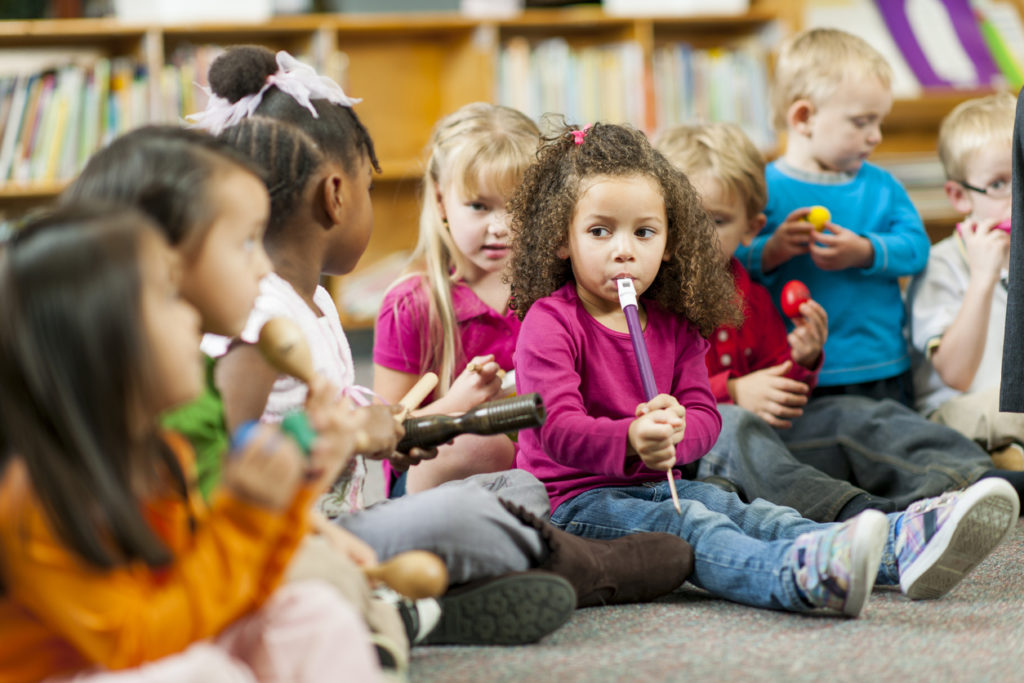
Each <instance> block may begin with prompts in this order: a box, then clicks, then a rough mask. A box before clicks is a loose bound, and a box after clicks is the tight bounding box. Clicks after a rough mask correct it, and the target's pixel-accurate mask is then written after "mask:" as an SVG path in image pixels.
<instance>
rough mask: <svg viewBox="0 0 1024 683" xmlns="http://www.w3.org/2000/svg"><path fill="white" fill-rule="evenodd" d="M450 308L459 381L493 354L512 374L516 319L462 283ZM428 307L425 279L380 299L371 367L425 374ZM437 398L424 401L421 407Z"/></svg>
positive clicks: (386, 470) (404, 282) (405, 283)
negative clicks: (476, 360)
mask: <svg viewBox="0 0 1024 683" xmlns="http://www.w3.org/2000/svg"><path fill="white" fill-rule="evenodd" d="M452 304H453V306H454V309H455V321H456V324H457V325H458V328H459V337H460V339H461V340H462V351H463V354H462V357H461V358H458V359H456V363H455V376H456V377H457V376H458V375H459V374H460V373H461V372H462V371H463V370H464V369H465V367H466V365H468V364H469V361H470V360H471V359H472V358H473V357H475V356H483V355H486V354H488V353H493V354H494V360H495V362H496V363H497V364H498V365H500V366H501V367H502V369H504V370H511V369H512V353H513V352H514V351H515V348H516V337H517V336H519V326H520V322H519V318H517V317H516V314H515V313H514V312H513V311H510V310H507V309H506V310H505V311H504V313H499V312H498V311H496V310H494V309H493V308H491V307H490V306H488V305H487V304H485V303H484V302H483V301H481V300H480V298H479V297H478V296H477V295H476V293H474V292H473V290H472V289H470V288H469V285H467V284H466V283H465V282H463V281H461V280H460V281H459V282H454V283H452ZM429 311H430V303H429V299H428V294H427V283H426V279H425V278H423V277H422V276H420V275H413V276H411V277H408V278H406V279H404V280H402V281H400V282H399V283H398V284H396V285H394V286H393V287H392V288H391V289H389V290H388V292H387V294H385V295H384V302H383V303H382V304H381V307H380V313H379V314H378V315H377V326H376V329H375V331H374V337H373V362H374V363H376V364H377V365H380V366H381V367H385V368H390V369H391V370H397V371H398V372H408V373H411V374H414V375H418V374H421V373H422V372H426V370H421V368H420V358H421V357H422V354H423V350H424V348H425V347H426V345H427V343H428V337H427V330H428V325H427V320H428V314H429ZM435 398H436V397H435V396H434V394H431V395H430V396H428V397H427V398H426V399H425V400H424V403H430V402H431V401H433V400H434V399H435ZM384 473H385V478H384V481H385V486H386V487H387V488H388V491H390V485H391V468H390V467H389V465H388V463H387V462H385V463H384Z"/></svg>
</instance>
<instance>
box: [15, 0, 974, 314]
mask: <svg viewBox="0 0 1024 683" xmlns="http://www.w3.org/2000/svg"><path fill="white" fill-rule="evenodd" d="M709 4H710V3H709ZM802 6H803V2H801V0H751V9H750V10H749V11H748V12H747V13H745V14H741V15H735V16H733V15H722V16H719V15H702V16H692V17H642V18H639V17H637V18H634V17H621V16H609V15H607V14H604V13H603V12H602V11H601V10H600V9H598V8H594V7H577V8H569V9H545V10H528V11H526V12H523V13H522V14H521V15H519V16H516V17H514V18H508V19H472V18H467V17H463V16H460V15H456V14H446V13H416V14H380V15H363V14H357V15H341V14H314V15H301V16H282V17H275V18H274V19H272V20H270V21H268V22H265V23H200V24H194V25H171V26H150V25H139V24H125V23H122V22H119V21H116V20H112V19H80V20H44V21H6V22H2V21H0V59H3V57H4V55H5V53H7V52H9V51H10V52H17V51H24V50H30V51H31V50H36V49H39V50H43V49H55V50H69V49H82V50H90V51H93V52H95V53H97V54H99V55H102V56H104V57H106V58H108V59H111V60H115V59H121V58H129V59H132V60H135V61H136V63H137V64H138V70H139V72H140V73H144V74H148V76H149V77H150V80H149V83H148V85H147V86H146V87H147V88H148V91H147V100H148V105H149V110H148V111H149V120H156V121H167V120H178V118H179V117H180V114H181V112H178V113H175V112H173V111H169V110H167V108H166V107H167V99H168V95H167V92H166V90H165V88H166V84H163V85H161V82H160V81H161V78H154V77H153V75H155V74H162V78H166V71H167V69H168V68H171V67H169V66H168V65H171V64H172V62H173V63H174V68H180V63H181V61H182V60H187V58H188V57H187V55H188V54H189V50H191V49H194V48H198V49H203V48H204V47H205V46H210V45H216V46H228V45H234V44H244V43H255V44H261V45H265V46H267V47H270V48H271V49H275V50H277V49H284V50H288V51H289V52H292V53H293V54H296V55H301V56H302V57H303V58H304V59H305V60H308V61H310V62H311V63H313V64H314V65H315V66H316V67H317V68H318V69H319V70H321V72H322V73H325V74H327V75H330V76H331V77H332V78H335V79H336V80H338V81H339V82H340V83H342V85H343V86H344V87H345V89H346V92H348V93H349V94H351V95H352V96H354V97H360V98H363V101H362V103H360V104H359V105H357V108H356V111H357V112H358V113H359V116H360V118H361V119H362V120H363V121H364V122H365V123H366V125H367V128H368V129H369V130H370V133H371V135H372V136H373V138H374V142H375V145H376V148H377V152H378V157H379V158H380V162H381V168H382V171H383V172H382V174H381V175H379V176H378V178H377V183H376V187H375V189H374V192H373V202H374V210H375V215H376V228H375V231H374V235H373V237H372V239H371V241H370V244H369V247H368V248H367V251H366V254H365V255H364V257H363V259H362V260H361V262H360V266H359V270H358V271H357V273H355V275H356V276H361V275H366V274H368V273H372V269H373V268H375V267H376V266H377V265H378V264H382V263H385V262H387V263H391V265H392V267H393V262H394V260H395V259H394V258H389V257H391V256H393V255H394V254H395V253H396V252H400V251H402V250H407V249H410V248H411V247H412V246H413V245H414V244H415V241H416V235H417V223H418V215H419V203H420V196H419V192H420V187H419V185H420V182H419V181H420V178H421V176H422V173H423V167H424V161H425V157H424V155H425V145H426V143H427V140H428V138H429V133H430V130H431V128H432V126H433V124H434V122H435V121H436V120H437V119H438V118H440V117H441V116H443V115H445V114H448V113H450V112H451V111H453V110H455V109H456V108H458V107H460V106H462V105H464V104H467V103H469V102H473V101H478V100H483V101H502V97H503V90H502V84H503V81H502V67H503V60H504V59H506V57H507V54H506V51H507V50H508V49H509V46H512V47H513V48H514V49H520V50H523V51H524V52H523V53H522V54H521V55H520V56H522V55H523V54H525V55H526V58H527V59H529V58H530V55H531V51H532V50H534V49H535V48H536V47H537V46H538V45H542V44H544V43H546V42H551V41H564V45H565V49H566V50H568V51H569V52H570V53H571V55H572V58H575V57H576V56H578V55H583V57H582V58H581V59H584V60H585V59H588V58H590V56H589V55H590V54H591V52H590V51H600V50H614V49H616V47H617V46H623V45H625V46H627V47H625V48H623V49H625V50H626V51H627V52H629V54H628V55H627V56H626V57H624V59H625V60H626V62H627V66H626V67H624V69H625V71H624V72H623V73H624V74H625V77H624V78H623V81H624V82H626V83H627V86H628V87H630V88H633V89H629V90H625V91H623V92H624V93H625V94H623V95H622V97H628V98H630V99H631V106H632V108H631V109H629V110H628V111H630V112H632V114H630V115H631V116H633V117H634V118H633V119H631V120H632V122H633V123H635V124H636V125H638V126H640V127H641V128H643V129H645V130H647V131H648V132H655V131H656V130H657V129H658V128H659V126H662V125H665V124H666V123H673V122H674V121H673V120H672V118H671V117H672V116H673V115H675V116H678V115H679V112H681V111H682V109H679V110H678V111H677V110H676V109H673V108H672V107H677V108H678V107H680V106H683V105H682V104H681V103H683V100H684V99H685V97H680V96H678V95H674V93H669V94H670V95H673V96H675V97H676V101H666V100H664V99H663V98H664V97H665V96H666V94H665V93H664V92H660V93H659V94H658V95H657V96H655V90H656V88H655V84H658V87H659V88H660V87H663V86H664V87H671V88H675V89H679V88H681V87H682V86H678V85H673V79H672V77H673V74H674V72H672V71H668V72H661V77H660V80H658V79H657V73H658V72H657V69H658V68H659V67H658V65H659V64H660V65H661V66H662V67H664V66H665V64H667V63H668V62H667V61H666V60H668V59H669V58H670V56H671V58H672V59H677V60H684V59H690V58H691V56H692V57H693V58H694V59H708V58H710V59H717V58H718V57H719V56H720V55H721V54H722V53H723V51H726V52H727V51H734V52H736V53H740V52H742V51H744V50H751V51H750V52H749V54H747V58H748V59H750V60H753V62H760V66H761V68H762V69H763V68H766V67H767V63H768V62H769V61H770V58H769V56H768V50H769V49H770V48H771V47H773V46H774V44H775V43H776V42H777V40H779V39H780V38H781V37H782V36H784V35H786V34H787V33H789V32H792V31H794V30H796V29H798V28H800V21H801V12H802ZM683 43H685V44H686V47H685V49H684V48H681V47H680V46H681V45H682V44H683ZM752 46H753V47H752ZM691 48H692V51H693V55H691V54H690V53H689V52H687V51H688V50H691ZM673 50H675V51H676V52H675V53H673V52H672V51H673ZM680 50H683V52H679V51H680ZM757 50H761V52H758V51H757ZM630 51H632V52H630ZM698 53H700V54H698ZM624 54H625V53H624ZM183 55H184V56H183ZM751 55H753V56H751ZM208 57H209V54H207V55H205V56H204V57H203V59H206V58H208ZM619 57H622V55H619ZM630 60H633V61H630ZM659 60H660V61H659ZM197 63H200V64H205V62H202V61H199V62H197ZM545 66H549V65H545ZM629 69H633V71H630V70H629ZM602 73H603V72H602ZM180 75H181V76H180V78H179V79H178V80H179V86H181V87H184V86H186V85H188V84H190V83H191V82H192V80H196V81H200V82H202V81H203V80H204V78H203V76H204V75H203V74H198V73H197V74H195V78H194V79H193V78H191V75H192V74H191V72H188V71H181V72H180ZM719 80H720V81H728V80H729V79H728V78H720V79H719ZM598 86H599V89H602V90H603V89H607V88H608V84H607V82H605V81H601V82H599V83H598ZM691 94H692V93H690V92H689V91H687V93H686V96H687V97H688V96H690V95H691ZM743 94H744V95H745V97H746V100H760V99H761V96H759V95H757V94H753V95H752V94H751V93H750V92H745V93H743ZM978 94H981V93H979V92H977V91H955V92H948V93H929V94H927V95H924V96H922V97H921V98H918V99H914V100H908V101H898V102H896V103H895V106H894V108H893V112H892V115H891V116H890V117H889V119H888V120H887V121H886V126H885V140H884V142H883V143H882V146H881V147H880V148H879V156H880V158H883V159H884V158H885V157H886V155H900V154H904V153H926V152H929V151H932V150H934V145H935V132H936V131H937V127H938V122H939V121H940V120H941V118H942V117H943V116H944V115H945V114H946V113H948V111H949V110H951V109H952V108H953V107H954V106H955V105H956V104H957V103H958V102H960V101H962V100H963V99H967V98H968V97H973V96H976V95H978ZM178 97H179V98H180V102H181V107H182V108H187V107H188V105H189V103H190V102H192V100H190V99H188V98H187V97H185V95H182V94H181V93H179V94H178ZM740 99H742V98H739V97H737V101H739V100H740ZM508 103H510V104H515V103H514V102H508ZM759 104H762V105H764V106H765V107H767V102H760V103H759ZM523 108H524V109H525V107H523ZM598 111H599V116H600V117H602V118H605V120H607V117H606V115H604V114H601V113H600V111H602V110H598ZM666 112H668V114H666ZM673 112H675V113H674V114H673ZM527 113H530V114H532V115H536V114H537V113H539V112H530V111H527ZM755 115H756V116H764V115H765V114H764V112H760V111H759V112H755ZM588 120H592V118H588ZM574 122H577V123H585V122H586V121H574ZM3 123H4V122H3V121H0V125H2V124H3ZM748 132H750V131H749V130H748ZM768 136H769V139H767V140H763V141H761V142H762V143H763V144H762V146H764V147H766V148H767V149H769V150H770V149H771V145H772V144H774V142H773V139H771V133H770V130H769V132H768ZM0 139H2V132H0ZM66 182H67V178H57V179H54V180H51V181H47V182H40V181H34V182H33V181H29V182H24V183H20V184H13V183H11V184H0V219H3V218H4V217H5V216H6V217H8V218H10V217H16V216H17V215H19V214H20V213H22V212H24V211H25V210H26V209H28V208H31V207H32V206H35V205H38V204H41V203H45V202H47V201H50V200H52V199H53V198H54V197H55V196H56V195H57V194H58V193H59V192H60V190H61V189H62V187H63V186H64V185H65V184H66ZM936 215H937V214H936ZM945 218H946V217H945V216H939V219H941V220H945ZM344 283H345V278H342V279H341V280H335V281H333V282H332V283H331V285H332V287H331V289H332V292H333V293H334V294H335V296H336V298H338V299H339V300H340V299H342V298H343V293H344V288H345V284H344ZM342 313H343V319H344V320H345V322H346V323H347V324H349V325H356V326H365V325H369V324H372V318H371V317H367V316H366V315H365V314H358V315H349V314H347V313H346V312H345V311H344V310H343V311H342Z"/></svg>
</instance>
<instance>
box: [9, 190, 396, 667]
mask: <svg viewBox="0 0 1024 683" xmlns="http://www.w3.org/2000/svg"><path fill="white" fill-rule="evenodd" d="M177 268H178V262H177V259H176V256H175V254H174V252H173V251H172V250H171V249H170V248H169V247H168V246H167V244H166V242H165V240H164V238H163V237H162V236H161V234H160V232H159V231H158V230H157V229H156V228H155V227H154V226H152V224H151V223H149V222H148V220H147V219H146V218H144V217H143V216H141V215H140V214H137V213H135V212H133V211H131V210H128V209H113V208H111V207H110V206H106V207H87V206H68V207H65V208H63V209H61V210H60V211H58V212H54V213H52V214H51V215H49V216H47V217H44V218H41V219H38V220H36V221H34V222H33V223H32V224H30V225H28V226H26V227H25V228H24V229H23V230H22V231H20V232H19V233H17V234H16V235H15V237H14V238H13V239H12V241H11V243H10V244H8V245H7V247H6V249H5V250H4V251H3V252H2V253H0V433H2V434H4V440H5V444H4V445H5V447H6V448H5V450H4V451H3V452H2V453H0V681H30V680H40V679H48V680H67V679H69V678H71V677H73V678H74V679H75V680H88V681H107V680H111V681H123V680H145V681H181V680H200V679H201V680H204V681H221V680H223V681H253V680H260V681H285V680H287V681H305V680H328V679H330V680H334V679H337V678H339V677H347V678H352V679H355V680H373V679H375V678H376V677H377V675H378V669H377V664H376V658H375V656H374V654H373V650H372V648H371V646H370V644H369V638H368V635H367V633H366V630H365V627H364V626H363V624H362V621H361V619H360V618H359V617H358V616H357V615H356V614H355V613H354V612H353V611H352V609H351V607H349V606H348V605H347V603H344V602H343V601H342V600H341V599H340V598H339V597H338V596H337V594H336V593H335V592H334V591H333V590H332V589H331V588H329V587H328V586H327V585H326V584H321V583H318V582H299V583H292V584H288V585H286V586H282V587H280V588H278V584H279V583H280V580H281V577H282V574H283V572H284V569H285V567H286V566H287V563H288V560H289V559H290V557H291V555H292V552H293V551H294V549H295V547H296V545H297V544H298V542H299V540H300V539H301V538H302V536H303V535H304V534H305V533H306V531H307V530H308V524H309V523H308V509H309V507H310V504H311V497H312V496H313V494H314V493H315V491H316V488H317V482H316V481H315V480H316V479H317V478H318V476H317V474H318V473H317V472H315V471H311V466H310V465H309V463H308V462H307V461H305V460H304V458H303V457H302V455H301V453H300V451H299V449H298V448H297V446H296V445H295V444H293V443H292V442H291V441H290V440H289V439H287V438H282V437H281V435H280V433H279V432H278V431H277V430H276V429H274V428H272V427H268V426H264V427H261V428H259V430H258V432H257V434H256V437H255V438H254V439H252V440H251V441H249V442H248V443H247V445H246V446H245V447H244V448H243V449H241V451H240V452H238V453H237V454H235V455H234V457H232V458H231V459H230V460H229V462H227V463H226V465H225V469H224V472H223V486H222V487H221V489H220V490H219V492H218V494H217V496H216V497H215V498H214V499H213V500H212V501H211V503H210V505H209V507H207V506H205V505H204V504H203V503H202V501H201V499H200V498H199V497H198V496H197V495H195V494H194V479H195V477H194V468H193V463H192V454H191V449H190V448H189V447H188V445H187V443H186V442H185V440H184V439H182V438H180V437H177V436H176V435H174V434H170V433H164V434H161V433H160V432H159V431H158V429H157V426H156V425H157V416H158V414H159V413H160V412H161V411H163V410H165V409H167V408H169V407H171V406H174V405H177V404H179V403H181V402H184V401H186V400H189V399H190V398H192V397H194V396H195V395H196V394H197V393H198V392H199V391H200V388H201V385H202V365H201V359H200V356H199V354H198V353H197V349H198V346H199V316H198V315H197V314H196V312H195V310H194V309H192V308H191V307H190V306H189V305H188V304H186V303H185V302H184V301H183V300H182V299H181V298H180V297H179V294H178V291H177V285H176V271H177ZM328 465H329V464H328V463H323V466H324V467H325V468H328ZM121 669H127V670H128V671H124V672H114V671H113V670H121Z"/></svg>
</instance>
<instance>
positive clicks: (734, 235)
mask: <svg viewBox="0 0 1024 683" xmlns="http://www.w3.org/2000/svg"><path fill="white" fill-rule="evenodd" d="M690 182H691V183H693V186H694V187H695V188H696V189H697V193H698V194H699V195H700V201H701V204H702V205H703V206H704V210H705V211H706V212H707V213H708V215H709V216H711V220H712V222H714V224H715V230H716V232H717V234H718V253H719V254H721V256H722V260H723V261H728V260H729V259H730V258H732V255H733V254H734V253H735V252H736V248H737V247H738V246H739V245H741V244H750V241H751V240H752V239H753V238H754V237H755V236H756V235H757V233H758V232H760V230H761V228H763V227H764V224H765V215H764V214H763V213H762V214H758V215H756V216H754V217H750V216H748V215H747V207H746V202H745V198H744V197H741V196H740V195H739V193H738V192H736V191H734V190H732V189H731V188H730V187H728V186H727V185H726V184H725V183H723V182H722V181H720V180H719V179H718V178H716V177H714V176H712V175H710V174H708V173H701V174H699V175H694V176H690Z"/></svg>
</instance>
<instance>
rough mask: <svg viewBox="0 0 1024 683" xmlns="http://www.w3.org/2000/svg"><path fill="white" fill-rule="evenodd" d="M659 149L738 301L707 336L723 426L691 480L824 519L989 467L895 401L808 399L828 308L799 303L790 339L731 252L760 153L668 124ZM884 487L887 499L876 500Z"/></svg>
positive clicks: (754, 228) (719, 131)
mask: <svg viewBox="0 0 1024 683" xmlns="http://www.w3.org/2000/svg"><path fill="white" fill-rule="evenodd" d="M656 146H657V148H658V149H659V150H660V151H661V152H662V153H663V154H665V156H666V157H668V159H669V160H670V161H671V162H672V163H673V164H674V165H675V166H677V167H678V168H680V169H681V170H682V171H683V172H685V173H686V174H687V175H688V177H689V178H690V181H691V182H692V183H693V184H694V186H695V187H696V188H697V191H698V192H699V193H700V195H701V201H702V203H703V204H704V208H705V210H706V211H707V212H708V214H709V215H710V216H711V218H712V219H713V221H714V223H715V225H716V226H717V228H718V240H719V249H720V254H721V257H722V259H723V261H724V262H727V263H728V264H729V268H730V269H731V270H732V273H733V278H734V280H735V282H736V289H737V291H738V293H739V294H740V296H741V297H742V299H743V302H744V322H743V325H741V326H740V327H738V328H731V327H723V328H720V329H718V330H715V332H714V334H712V335H711V338H710V342H711V348H710V349H709V350H708V354H707V357H706V358H707V364H708V370H709V375H710V380H711V390H712V392H713V393H714V394H715V398H716V400H717V401H718V404H719V405H718V409H719V412H720V413H721V416H722V431H721V434H720V435H719V438H718V441H717V442H716V443H715V445H714V446H713V447H712V449H711V451H710V452H709V453H708V454H707V455H705V456H704V457H703V458H701V460H700V465H699V469H698V472H697V475H698V477H701V478H706V477H712V476H716V477H724V478H726V479H728V480H730V481H731V482H733V483H735V484H737V485H738V486H739V487H740V488H741V489H743V490H744V491H745V493H746V495H747V497H748V498H749V499H751V500H752V499H754V498H764V499H765V500H769V501H771V502H773V503H777V504H779V505H786V506H788V507H792V508H795V509H796V510H798V511H799V512H800V513H801V514H802V515H803V516H805V517H807V518H808V519H813V520H815V521H820V522H831V521H842V520H846V519H849V518H850V517H852V516H854V515H856V514H858V513H859V512H861V511H862V510H864V509H866V508H875V509H878V510H883V511H886V512H889V511H893V510H900V509H903V508H905V507H907V506H908V505H910V504H911V503H912V502H913V501H915V500H917V499H919V498H923V497H926V496H933V495H937V494H939V493H942V492H943V491H947V490H950V489H955V488H961V487H963V486H966V485H967V484H969V483H971V482H973V481H975V480H976V479H978V478H979V477H981V476H983V475H984V474H986V472H988V471H989V470H990V468H991V464H990V462H989V459H988V457H987V456H986V455H985V452H984V451H982V450H981V449H980V448H978V447H977V445H975V444H974V443H973V442H971V441H970V440H969V439H967V438H965V437H964V436H962V435H960V434H958V433H957V432H955V431H953V430H952V429H949V428H947V427H943V426H941V425H937V424H934V423H931V422H928V421H927V420H925V419H924V418H923V417H922V416H921V415H919V414H918V413H916V412H915V411H913V410H911V409H910V408H906V407H904V406H901V405H899V404H896V403H893V402H892V401H876V400H872V399H869V398H865V397H861V396H829V397H823V398H814V399H810V400H808V395H809V393H810V390H811V389H812V388H813V387H814V383H815V379H816V376H817V374H818V370H819V369H820V368H821V366H822V347H823V346H824V344H825V341H826V338H827V336H828V319H827V317H826V315H825V311H824V309H823V308H822V307H821V306H820V305H819V304H818V303H816V302H815V301H813V300H811V301H807V302H806V303H804V304H802V305H801V306H800V311H799V312H800V317H799V318H798V319H796V320H794V321H793V322H794V328H793V331H791V332H789V333H788V334H787V332H786V327H785V323H784V322H783V319H782V316H781V315H780V314H779V312H778V311H777V310H776V309H775V306H774V304H773V302H772V300H771V297H770V296H769V294H768V292H767V291H766V290H765V288H764V287H762V286H760V285H758V284H756V283H753V282H751V280H750V277H749V275H748V274H747V272H746V270H745V269H744V268H743V266H742V265H741V264H740V262H739V261H738V260H737V259H736V258H734V257H733V252H734V251H735V250H736V249H737V247H738V246H740V245H741V244H744V243H749V242H750V240H752V239H753V238H754V236H755V235H757V233H758V231H759V230H760V229H761V227H762V226H763V225H764V222H765V215H764V213H763V209H764V207H765V205H766V203H767V202H768V201H769V199H770V198H769V197H768V196H767V188H766V186H765V182H764V170H765V166H764V160H763V158H762V156H761V154H760V152H758V150H757V148H755V147H754V145H753V144H752V143H751V142H750V140H749V139H748V138H747V137H746V136H745V135H744V134H743V132H742V131H741V130H740V129H739V128H738V127H736V126H735V125H732V124H724V123H717V124H708V125H703V126H680V127H678V128H673V129H671V130H668V131H666V132H665V133H663V134H662V135H661V136H659V138H658V140H657V141H656ZM851 481H856V482H857V484H858V486H860V487H861V488H857V487H855V486H853V485H852V484H851V483H850V482H851ZM883 492H884V495H886V496H888V497H887V498H883V497H881V496H880V495H875V494H881V493H883Z"/></svg>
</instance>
